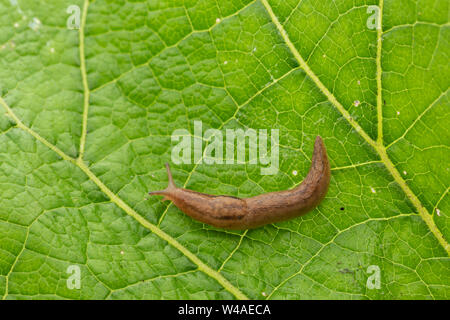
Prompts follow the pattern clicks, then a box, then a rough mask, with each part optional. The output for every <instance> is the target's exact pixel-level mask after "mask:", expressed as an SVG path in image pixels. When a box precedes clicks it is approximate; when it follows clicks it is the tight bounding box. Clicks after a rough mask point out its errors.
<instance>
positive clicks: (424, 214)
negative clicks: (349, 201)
mask: <svg viewBox="0 0 450 320" xmlns="http://www.w3.org/2000/svg"><path fill="white" fill-rule="evenodd" d="M261 2H262V3H263V5H264V7H265V8H266V10H267V12H268V14H269V16H270V19H271V20H272V22H273V23H274V24H275V26H276V27H277V29H278V32H279V33H280V35H281V37H282V38H283V40H284V42H285V43H286V45H287V46H288V48H289V50H290V51H291V52H292V54H293V55H294V57H295V59H296V60H297V61H298V63H299V64H300V66H301V67H302V68H303V70H304V71H305V73H306V74H307V75H308V76H309V77H310V78H311V79H312V80H313V82H314V83H315V84H316V86H317V87H318V88H319V89H320V91H321V92H322V93H323V94H324V95H325V96H326V97H327V98H328V100H329V101H330V102H331V103H332V104H333V106H334V107H335V108H336V109H337V110H338V111H339V112H340V113H341V114H342V116H343V117H344V118H345V119H346V120H347V121H348V122H349V123H350V125H351V126H352V127H353V128H354V129H355V130H356V132H357V133H358V134H359V135H360V136H361V137H362V138H363V139H364V140H365V141H366V142H367V143H368V144H369V145H370V146H372V148H373V149H374V150H375V151H376V152H377V153H378V155H379V156H380V159H381V161H382V162H383V164H384V165H385V166H386V168H387V169H388V171H389V173H390V174H391V175H392V177H393V178H394V180H395V182H397V184H398V185H399V186H400V187H401V188H402V190H403V192H404V193H405V194H406V196H407V197H408V199H409V200H410V201H411V203H412V204H413V205H414V207H415V208H416V209H417V211H418V213H419V215H420V216H421V218H422V219H423V221H424V222H425V223H426V224H427V226H428V228H429V229H430V231H431V232H432V233H433V235H434V236H435V238H436V239H437V240H438V241H439V244H440V245H441V246H442V247H443V248H444V249H445V251H446V252H447V254H448V255H450V245H449V244H448V243H447V241H446V239H445V238H444V236H443V235H442V233H441V231H440V230H439V228H438V227H437V226H436V224H435V223H434V220H433V218H432V216H431V215H430V214H429V212H428V210H427V209H426V208H425V207H424V206H423V205H422V203H421V201H420V200H419V198H418V197H417V196H416V195H415V194H414V192H413V191H412V190H411V189H410V188H409V186H408V184H407V183H406V181H405V180H404V179H403V178H402V176H401V175H400V173H399V172H398V170H397V169H396V168H395V166H394V164H393V163H392V161H391V159H390V158H389V156H388V154H387V152H386V147H385V146H384V144H383V127H382V124H383V110H382V107H383V105H382V96H381V94H382V87H381V74H382V69H381V52H382V51H381V46H382V41H381V37H382V34H383V29H382V25H380V28H379V29H378V30H377V57H376V60H377V119H378V126H377V127H378V137H377V141H374V140H373V139H372V138H371V137H370V136H369V135H368V134H367V133H366V132H365V131H364V129H363V128H362V127H361V126H360V125H359V124H358V123H357V122H356V121H355V120H354V119H353V117H352V116H351V115H350V113H349V112H348V111H347V110H346V109H345V108H344V106H343V105H342V104H341V103H340V102H339V101H338V100H337V99H336V97H335V96H334V95H333V94H332V93H331V92H330V91H329V90H328V89H327V87H325V85H324V84H323V83H322V82H321V81H320V79H319V78H318V77H317V75H316V74H315V73H314V72H313V71H312V70H311V68H310V67H309V65H308V64H307V63H306V62H305V60H304V59H303V57H302V56H301V55H300V53H299V52H298V50H297V48H296V47H295V45H294V44H293V43H292V41H291V40H290V39H289V36H288V34H287V32H286V30H285V29H284V27H283V26H282V24H281V23H280V22H279V20H278V18H277V16H276V15H275V13H274V12H273V10H272V7H271V6H270V4H269V3H268V2H267V0H261ZM379 7H380V19H382V16H383V0H380V1H379ZM380 24H381V20H380Z"/></svg>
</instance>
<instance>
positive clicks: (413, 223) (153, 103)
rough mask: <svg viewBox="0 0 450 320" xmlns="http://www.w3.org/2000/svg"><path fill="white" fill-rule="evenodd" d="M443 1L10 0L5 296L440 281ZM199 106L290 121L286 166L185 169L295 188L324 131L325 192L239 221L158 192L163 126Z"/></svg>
mask: <svg viewBox="0 0 450 320" xmlns="http://www.w3.org/2000/svg"><path fill="white" fill-rule="evenodd" d="M70 5H78V6H79V8H80V9H81V10H80V18H81V26H80V29H79V30H70V29H68V28H67V26H66V23H67V19H68V18H69V17H70V14H69V13H67V12H66V10H67V8H68V7H69V6H70ZM371 5H379V7H380V9H381V17H382V21H381V25H382V28H381V29H378V30H377V29H369V28H368V27H367V25H366V23H367V19H368V18H369V17H370V16H371V15H372V14H373V13H368V12H367V9H368V7H369V6H371ZM448 6H449V3H448V1H447V0H421V1H412V0H384V1H383V0H381V1H380V2H379V3H378V2H377V1H362V0H351V1H350V0H335V1H323V0H257V1H248V0H241V1H240V0H233V1H229V0H227V1H215V0H184V1H182V0H178V1H175V0H173V1H161V0H152V1H150V0H147V1H144V0H139V1H138V0H133V1H117V0H116V1H112V0H108V1H107V0H96V1H81V0H78V1H75V0H71V1H63V0H57V1H56V0H55V1H20V0H19V1H16V0H0V16H1V19H0V96H1V99H0V193H1V195H0V297H3V298H4V299H22V298H25V299H30V298H32V299H105V298H108V299H120V298H130V299H161V298H163V299H169V298H170V299H202V298H207V299H219V298H226V299H233V298H239V299H244V298H251V299H266V298H269V299H311V298H315V299H326V298H331V299H392V298H394V299H406V298H412V299H449V298H450V260H449V258H448V254H449V252H450V248H449V244H448V243H449V239H450V223H449V212H450V197H449V195H448V190H449V182H450V171H449V158H450V144H449V142H450V131H449V127H450V118H449V113H450V112H449V110H450V109H449V105H450V104H449V94H448V88H449V82H450V69H449V63H448V62H449V56H450V44H449V41H450V28H449V23H448V16H449V7H448ZM358 102H359V103H358ZM195 120H201V121H203V127H204V130H206V129H208V128H216V129H221V130H225V129H227V128H243V129H245V128H254V129H267V128H269V129H270V128H273V129H279V130H280V171H279V172H278V174H276V175H272V176H262V175H261V174H260V170H259V169H260V168H259V166H257V165H250V164H247V165H206V164H198V165H196V164H192V165H178V166H175V165H172V171H173V174H174V178H175V181H176V183H177V184H178V185H180V186H185V187H187V188H189V189H193V190H197V191H201V192H207V193H212V194H229V195H234V196H240V197H247V196H253V195H257V194H261V193H264V192H268V191H275V190H282V189H288V188H291V187H292V186H294V185H296V184H298V183H300V182H301V180H302V179H303V177H304V176H305V174H306V173H307V171H308V169H309V164H310V156H311V153H312V147H313V141H314V138H315V136H316V135H321V136H322V137H323V139H324V141H325V144H326V146H327V149H328V155H329V158H330V162H331V166H332V179H331V184H330V190H329V192H328V194H327V197H326V198H325V199H324V201H323V202H322V203H321V204H320V206H319V207H318V208H317V209H315V210H314V211H313V212H311V213H309V214H308V215H306V216H304V217H301V218H297V219H294V220H291V221H287V222H283V223H277V224H275V225H268V226H265V227H263V228H259V229H256V230H250V231H243V232H232V231H224V230H219V229H215V228H212V227H210V226H207V225H203V224H201V223H198V222H196V221H193V220H192V219H191V218H189V217H187V216H185V215H184V214H183V213H182V212H180V211H179V210H178V209H177V208H176V207H175V206H173V205H172V204H170V203H169V202H164V203H162V202H161V201H159V200H160V198H158V197H152V198H150V199H148V200H147V199H146V193H147V192H148V191H149V190H157V189H161V188H164V187H165V186H166V184H167V176H166V173H165V169H164V165H163V164H164V162H167V161H170V156H171V148H172V147H173V143H172V142H171V133H172V132H173V131H174V130H176V129H188V130H189V131H190V132H191V133H193V127H192V126H193V122H194V121H195ZM205 143H207V142H205ZM293 171H297V172H298V174H297V175H294V174H293ZM71 265H77V266H79V267H80V270H81V288H80V289H74V290H70V289H69V288H68V287H67V285H66V280H67V278H68V277H69V276H70V274H68V273H67V272H66V270H67V268H68V267H69V266H71ZM370 265H376V266H379V268H380V271H381V273H380V276H381V288H380V289H369V288H368V287H367V285H366V282H367V279H368V277H369V276H370V274H369V273H368V272H367V268H368V267H369V266H370Z"/></svg>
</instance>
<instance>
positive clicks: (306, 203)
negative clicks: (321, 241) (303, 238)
mask: <svg viewBox="0 0 450 320" xmlns="http://www.w3.org/2000/svg"><path fill="white" fill-rule="evenodd" d="M166 168H167V175H168V177H169V185H168V187H167V188H166V189H164V190H160V191H152V192H149V194H150V195H163V196H164V198H163V200H162V201H165V200H171V201H173V203H174V204H175V205H176V206H177V207H178V208H179V209H180V210H181V211H183V212H184V213H185V214H187V215H188V216H190V217H192V218H194V219H195V220H198V221H201V222H204V223H207V224H210V225H212V226H214V227H218V228H225V229H234V230H243V229H250V228H257V227H260V226H262V225H265V224H268V223H274V222H278V221H284V220H288V219H292V218H295V217H298V216H301V215H304V214H305V213H307V212H309V211H311V210H312V209H313V208H315V207H316V206H317V205H318V204H319V203H320V202H321V200H322V199H323V198H324V196H325V194H326V193H327V190H328V185H329V184H330V164H329V162H328V157H327V151H326V149H325V145H324V143H323V141H322V138H321V137H320V136H317V138H316V141H315V144H314V152H313V156H312V162H311V167H310V169H309V172H308V175H307V176H306V178H305V179H304V180H303V182H302V183H301V184H300V185H299V186H297V187H296V188H294V189H291V190H285V191H277V192H269V193H264V194H261V195H258V196H255V197H251V198H242V199H241V198H237V197H232V196H223V195H219V196H215V195H209V194H205V193H200V192H196V191H192V190H188V189H183V188H178V187H177V186H175V183H174V181H173V178H172V173H171V172H170V168H169V164H168V163H166Z"/></svg>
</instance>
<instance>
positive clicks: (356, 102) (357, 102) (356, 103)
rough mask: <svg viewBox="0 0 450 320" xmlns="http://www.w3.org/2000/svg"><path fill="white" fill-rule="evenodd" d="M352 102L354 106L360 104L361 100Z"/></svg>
mask: <svg viewBox="0 0 450 320" xmlns="http://www.w3.org/2000/svg"><path fill="white" fill-rule="evenodd" d="M353 104H354V105H355V107H357V106H359V105H360V104H361V102H360V101H359V100H355V101H354V102H353Z"/></svg>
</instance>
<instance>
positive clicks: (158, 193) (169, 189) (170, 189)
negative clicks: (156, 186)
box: [148, 162, 177, 201]
mask: <svg viewBox="0 0 450 320" xmlns="http://www.w3.org/2000/svg"><path fill="white" fill-rule="evenodd" d="M166 170H167V177H168V178H169V184H168V186H167V188H165V189H164V190H157V191H150V192H149V193H148V194H149V195H151V196H155V195H156V196H164V198H162V200H161V201H166V200H172V199H171V194H172V192H173V191H174V190H175V189H176V188H177V186H176V185H175V182H174V181H173V177H172V172H171V171H170V166H169V163H167V162H166Z"/></svg>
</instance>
